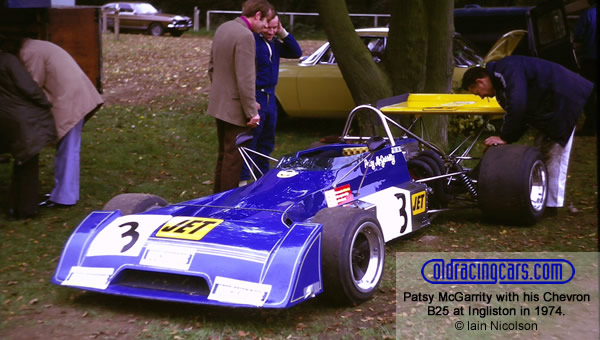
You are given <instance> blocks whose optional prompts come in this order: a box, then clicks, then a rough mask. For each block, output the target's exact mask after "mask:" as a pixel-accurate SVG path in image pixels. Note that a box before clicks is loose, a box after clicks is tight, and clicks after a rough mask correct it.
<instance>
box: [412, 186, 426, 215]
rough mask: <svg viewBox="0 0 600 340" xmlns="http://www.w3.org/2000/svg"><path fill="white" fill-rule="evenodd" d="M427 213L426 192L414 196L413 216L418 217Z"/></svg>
mask: <svg viewBox="0 0 600 340" xmlns="http://www.w3.org/2000/svg"><path fill="white" fill-rule="evenodd" d="M423 212H425V191H421V192H418V193H416V194H414V195H412V214H413V215H418V214H420V213H423Z"/></svg>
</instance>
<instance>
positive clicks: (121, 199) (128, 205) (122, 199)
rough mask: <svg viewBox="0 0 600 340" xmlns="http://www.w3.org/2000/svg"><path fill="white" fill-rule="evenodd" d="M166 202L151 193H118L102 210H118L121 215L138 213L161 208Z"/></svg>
mask: <svg viewBox="0 0 600 340" xmlns="http://www.w3.org/2000/svg"><path fill="white" fill-rule="evenodd" d="M167 204H168V203H167V201H165V200H164V199H162V198H161V197H159V196H156V195H151V194H120V195H117V196H115V197H113V198H111V200H110V201H108V203H106V204H105V205H104V210H120V211H121V214H122V215H131V214H138V213H143V212H147V211H151V210H154V209H158V208H162V207H164V206H166V205H167Z"/></svg>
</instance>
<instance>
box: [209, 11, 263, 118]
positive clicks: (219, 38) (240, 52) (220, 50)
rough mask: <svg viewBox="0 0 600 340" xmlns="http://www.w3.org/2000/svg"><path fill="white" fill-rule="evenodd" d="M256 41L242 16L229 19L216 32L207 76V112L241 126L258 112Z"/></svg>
mask: <svg viewBox="0 0 600 340" xmlns="http://www.w3.org/2000/svg"><path fill="white" fill-rule="evenodd" d="M255 55H256V44H255V42H254V36H253V35H252V31H251V30H249V29H248V26H247V25H246V23H245V22H244V21H243V20H242V18H236V19H234V20H231V21H228V22H226V23H224V24H222V25H221V26H219V28H217V31H216V32H215V35H214V38H213V43H212V48H211V53H210V62H209V64H208V76H209V77H210V80H211V89H210V97H209V102H208V111H207V113H208V114H209V115H211V116H213V117H216V118H217V119H220V120H223V121H226V122H228V123H230V124H234V125H238V126H246V123H247V122H248V120H249V119H250V118H251V117H253V116H255V115H257V114H258V111H257V109H256V94H255V88H256V66H255V62H254V59H255Z"/></svg>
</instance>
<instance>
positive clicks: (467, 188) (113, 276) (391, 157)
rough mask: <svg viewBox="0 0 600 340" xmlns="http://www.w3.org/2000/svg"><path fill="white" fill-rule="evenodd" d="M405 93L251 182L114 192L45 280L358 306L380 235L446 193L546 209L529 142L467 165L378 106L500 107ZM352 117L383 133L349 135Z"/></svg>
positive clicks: (369, 284)
mask: <svg viewBox="0 0 600 340" xmlns="http://www.w3.org/2000/svg"><path fill="white" fill-rule="evenodd" d="M411 96H412V97H408V96H407V98H408V99H409V100H405V103H404V104H402V103H401V104H397V105H395V106H394V105H392V106H387V107H386V108H382V109H381V110H380V109H378V108H376V107H373V106H369V105H361V106H358V107H356V108H355V109H354V110H352V112H350V114H349V117H348V120H347V122H346V126H345V128H344V130H343V133H342V135H341V137H340V138H339V141H338V142H336V143H333V144H327V145H320V146H317V147H313V148H309V149H307V150H303V151H298V152H296V153H294V154H291V155H288V156H285V157H283V158H282V159H280V160H279V161H278V163H277V165H276V166H275V167H274V168H273V169H271V170H270V171H268V172H267V173H265V174H264V175H263V176H261V177H259V178H258V179H257V180H256V181H254V182H253V183H251V184H249V185H247V186H244V187H240V188H236V189H233V190H229V191H226V192H223V193H219V194H214V195H211V196H207V197H203V198H198V199H193V200H190V201H186V202H181V203H176V204H170V205H169V204H167V203H166V202H165V201H164V200H163V199H161V198H159V197H157V196H154V195H148V194H122V195H118V196H116V197H114V198H113V199H112V200H110V201H109V202H108V203H107V204H106V206H105V208H104V210H102V211H94V212H92V213H91V214H89V215H88V216H87V217H86V218H85V219H84V220H83V221H82V222H81V224H80V225H79V226H78V227H77V228H76V230H75V231H74V232H73V234H72V235H71V237H70V238H69V240H68V241H67V243H66V245H65V247H64V250H63V253H62V256H61V258H60V261H59V263H58V266H57V268H56V272H55V274H54V276H53V278H52V282H53V283H55V284H59V285H63V286H69V287H74V288H79V289H84V290H89V291H96V292H101V293H108V294H116V295H123V296H131V297H139V298H147V299H158V300H167V301H179V302H189V303H199V304H211V305H221V306H233V307H263V308H285V307H290V306H293V305H295V304H298V303H300V302H302V301H305V300H307V299H311V298H313V297H315V296H317V295H318V294H321V293H323V292H324V293H325V294H324V295H326V296H327V297H328V298H330V299H331V300H333V301H336V302H341V303H350V304H358V303H361V302H363V301H365V300H367V299H369V298H370V297H371V296H372V295H373V294H374V293H375V291H376V289H377V287H378V285H379V282H380V280H381V277H382V273H383V268H384V258H385V243H386V242H389V241H391V240H394V239H396V238H398V237H400V236H403V235H406V234H409V233H411V232H414V231H416V230H418V229H420V228H423V227H425V226H428V225H429V224H430V221H431V218H432V217H433V216H435V215H436V214H439V213H441V212H442V211H444V210H448V209H452V208H453V207H452V204H453V202H454V201H457V202H459V204H458V205H459V206H463V205H464V204H465V202H466V204H467V205H469V204H470V205H471V206H474V207H476V206H481V207H482V208H483V211H484V213H490V214H494V215H498V216H505V215H506V214H518V215H520V216H522V218H525V219H526V220H527V221H526V222H532V221H533V222H534V221H535V220H537V219H538V218H539V217H540V216H541V215H540V214H541V213H542V212H543V206H544V203H545V192H546V186H545V176H546V170H545V167H544V165H543V162H541V161H540V160H539V153H537V152H536V151H535V149H532V148H530V147H523V150H521V148H519V151H515V150H512V147H511V146H509V147H508V148H505V147H504V146H498V147H494V148H491V149H490V150H489V151H488V152H486V154H485V156H484V158H483V160H482V161H481V163H480V166H479V170H478V171H473V169H467V168H464V167H463V166H462V165H461V164H462V163H461V162H462V160H464V159H465V158H468V156H467V152H463V153H462V154H460V155H459V156H456V155H454V153H452V154H449V155H446V154H444V153H443V152H442V151H441V150H439V148H437V147H436V146H435V145H432V144H431V143H428V142H427V141H425V140H423V139H422V138H421V137H419V136H417V135H416V134H414V133H412V132H411V131H410V130H409V129H407V128H404V127H403V126H401V125H400V124H398V123H396V122H395V121H393V120H392V119H390V118H389V117H387V116H386V115H384V113H383V112H382V110H383V111H388V112H394V110H396V111H400V112H401V111H402V110H403V109H402V105H404V107H407V106H408V107H410V109H404V110H405V111H407V112H408V111H411V110H413V111H414V110H416V109H415V105H416V107H417V109H418V110H421V111H422V112H426V111H429V112H431V111H435V112H436V113H438V114H439V113H440V112H442V109H441V108H442V107H445V108H446V109H449V110H450V111H457V110H463V109H466V110H467V111H466V112H469V111H468V108H471V109H472V108H475V109H474V112H479V111H486V112H493V113H495V114H499V113H502V110H501V109H499V106H498V105H497V103H491V104H490V103H487V102H485V101H481V100H480V99H479V98H478V97H475V96H468V97H466V98H467V99H468V100H466V99H465V97H460V100H455V98H454V97H451V98H450V99H448V98H446V97H444V98H443V100H445V101H446V102H445V103H446V104H447V105H441V104H440V103H439V100H438V102H436V103H435V105H433V106H431V105H429V106H427V105H422V102H419V101H418V100H417V99H419V98H420V97H419V96H417V95H411ZM411 98H412V99H414V100H412V101H411ZM404 99H406V98H404ZM448 100H450V101H448ZM406 103H408V105H406ZM448 103H452V105H449V104H448ZM478 107H479V108H478ZM481 107H483V108H481ZM477 108H478V109H477ZM359 115H365V116H366V119H368V118H372V119H374V120H375V121H377V122H378V124H377V125H378V126H379V127H380V131H381V133H374V135H373V136H355V135H353V134H352V133H351V131H352V129H353V126H354V125H355V121H356V119H357V117H358V116H359ZM390 127H395V128H397V129H399V130H400V131H401V132H402V134H403V135H401V136H398V137H394V136H393V135H392V132H391V129H390ZM473 143H474V142H473ZM496 148H497V149H498V150H500V149H506V151H507V152H506V153H505V152H495V151H492V150H494V149H496ZM467 149H469V150H470V149H471V147H467ZM509 149H510V150H509ZM500 151H501V150H500ZM241 152H242V155H244V156H248V153H247V151H246V149H245V148H243V147H242V148H241ZM244 158H245V159H246V160H248V159H249V158H248V157H244ZM503 170H504V171H506V172H508V173H509V174H510V176H505V175H504V173H503ZM475 173H476V176H475V175H474V174H475ZM475 177H476V178H475ZM507 177H511V178H512V177H517V179H514V180H513V179H510V181H511V182H510V183H504V182H502V181H504V180H505V179H506V178H507ZM486 181H490V183H489V184H484V182H486ZM505 187H506V188H505ZM490 195H492V196H493V197H489V196H490ZM496 195H498V196H496ZM499 197H500V198H501V200H507V201H510V202H512V203H511V204H505V202H498V200H499V199H498V198H499ZM491 206H494V207H491Z"/></svg>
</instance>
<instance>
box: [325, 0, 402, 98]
mask: <svg viewBox="0 0 600 340" xmlns="http://www.w3.org/2000/svg"><path fill="white" fill-rule="evenodd" d="M317 7H318V8H319V16H320V18H321V25H322V26H323V29H324V30H325V33H326V34H327V38H328V39H329V43H330V44H331V48H332V49H333V51H334V53H335V59H336V62H337V64H338V66H339V68H340V71H341V72H342V76H343V77H344V80H345V81H346V84H347V85H348V88H349V89H350V93H351V94H352V98H353V99H354V102H355V103H356V104H357V105H360V104H375V102H376V101H377V100H379V99H382V98H388V97H391V96H392V93H393V92H392V87H391V83H390V80H389V78H388V76H387V75H386V74H385V72H384V71H383V69H382V68H380V67H379V66H378V65H377V64H376V63H375V61H374V60H373V57H372V56H371V53H370V52H369V50H368V49H367V47H366V46H365V44H364V43H363V42H362V41H361V40H360V38H359V37H358V35H356V33H354V26H353V25H352V22H351V21H350V17H349V16H348V8H347V7H346V2H345V0H319V1H317Z"/></svg>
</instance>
